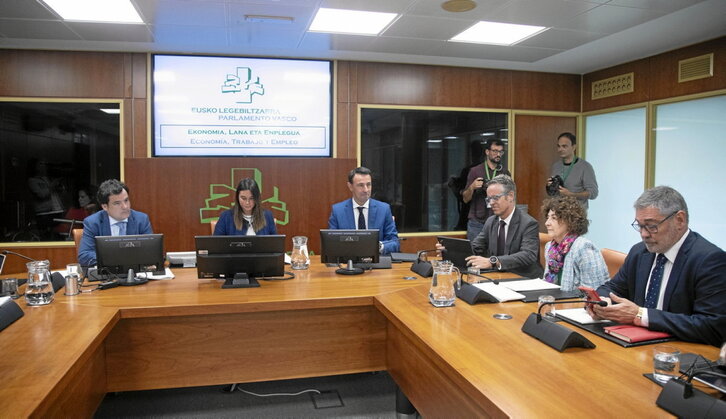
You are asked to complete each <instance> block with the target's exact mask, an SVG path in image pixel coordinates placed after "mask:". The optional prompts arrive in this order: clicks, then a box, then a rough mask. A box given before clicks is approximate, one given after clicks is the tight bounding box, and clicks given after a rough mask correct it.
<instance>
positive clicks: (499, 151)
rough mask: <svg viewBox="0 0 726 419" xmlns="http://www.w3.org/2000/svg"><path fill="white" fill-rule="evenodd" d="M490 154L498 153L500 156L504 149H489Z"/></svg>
mask: <svg viewBox="0 0 726 419" xmlns="http://www.w3.org/2000/svg"><path fill="white" fill-rule="evenodd" d="M489 152H490V153H491V154H499V155H500V156H503V155H504V150H489Z"/></svg>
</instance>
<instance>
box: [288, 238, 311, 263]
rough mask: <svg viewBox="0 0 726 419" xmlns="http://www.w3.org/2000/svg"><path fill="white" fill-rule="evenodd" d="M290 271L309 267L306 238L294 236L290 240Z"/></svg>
mask: <svg viewBox="0 0 726 419" xmlns="http://www.w3.org/2000/svg"><path fill="white" fill-rule="evenodd" d="M290 265H291V266H292V269H307V268H308V266H310V255H309V254H308V238H307V237H305V236H295V237H293V238H292V254H291V255H290Z"/></svg>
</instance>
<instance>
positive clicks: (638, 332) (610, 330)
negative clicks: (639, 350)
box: [603, 325, 671, 343]
mask: <svg viewBox="0 0 726 419" xmlns="http://www.w3.org/2000/svg"><path fill="white" fill-rule="evenodd" d="M603 330H604V331H605V333H607V334H609V335H612V336H615V337H616V338H618V339H622V340H624V341H626V342H630V343H635V342H643V341H646V340H654V339H663V338H669V337H671V334H670V333H666V332H656V331H653V330H648V329H646V328H645V327H640V326H631V325H620V326H607V327H603Z"/></svg>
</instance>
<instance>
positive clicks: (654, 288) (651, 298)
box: [645, 253, 668, 308]
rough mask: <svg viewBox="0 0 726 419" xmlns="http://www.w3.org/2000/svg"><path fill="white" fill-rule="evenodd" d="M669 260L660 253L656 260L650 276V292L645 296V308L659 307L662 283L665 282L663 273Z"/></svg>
mask: <svg viewBox="0 0 726 419" xmlns="http://www.w3.org/2000/svg"><path fill="white" fill-rule="evenodd" d="M667 260H668V259H666V257H665V255H664V254H663V253H659V254H658V257H657V258H656V259H655V268H653V272H651V274H650V284H649V285H648V292H647V293H646V294H645V308H656V306H657V305H658V295H659V294H660V283H661V281H663V271H664V270H665V263H666V261H667Z"/></svg>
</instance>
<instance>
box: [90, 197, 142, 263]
mask: <svg viewBox="0 0 726 419" xmlns="http://www.w3.org/2000/svg"><path fill="white" fill-rule="evenodd" d="M151 233H153V231H151V222H149V216H148V215H146V214H144V213H143V212H139V211H134V210H131V215H129V219H128V224H126V234H128V235H132V234H151ZM110 235H111V224H109V222H108V213H107V212H106V211H104V210H101V211H98V212H97V213H95V214H93V215H91V216H89V217H86V219H85V220H83V237H81V243H80V245H79V246H78V263H80V264H81V266H93V265H95V264H96V236H110Z"/></svg>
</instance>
